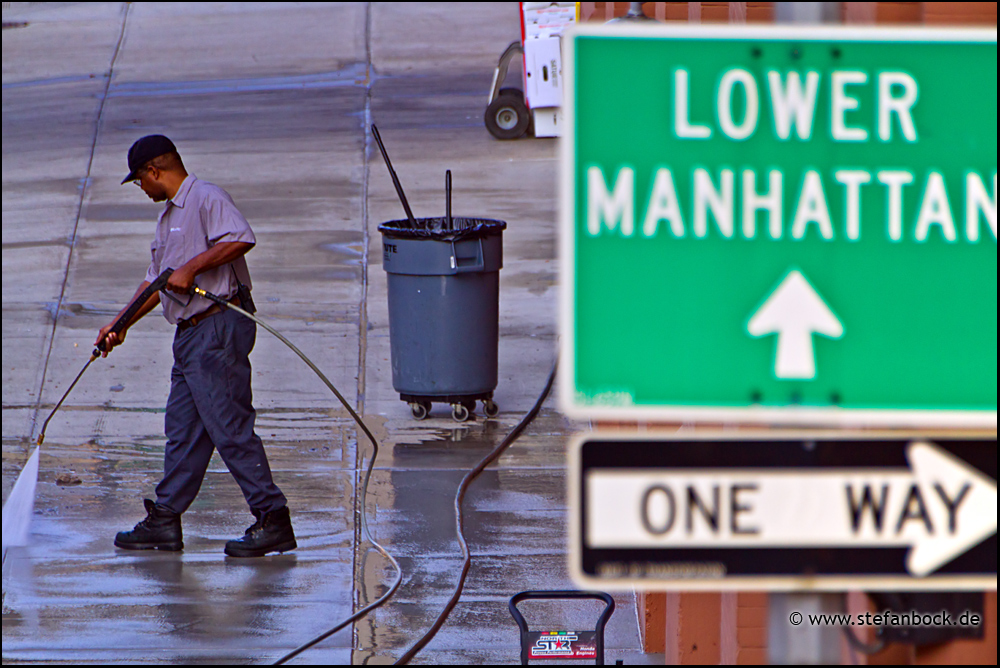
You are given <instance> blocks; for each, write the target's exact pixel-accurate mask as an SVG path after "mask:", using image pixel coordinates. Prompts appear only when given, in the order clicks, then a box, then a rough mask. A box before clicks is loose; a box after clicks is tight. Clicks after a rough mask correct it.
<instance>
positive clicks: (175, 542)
mask: <svg viewBox="0 0 1000 668" xmlns="http://www.w3.org/2000/svg"><path fill="white" fill-rule="evenodd" d="M143 503H144V504H145V506H146V519H144V520H143V521H141V522H139V523H138V524H136V525H135V528H134V529H132V530H131V531H119V532H118V535H117V536H115V547H120V548H122V549H123V550H153V549H156V550H169V551H170V552H177V551H178V550H183V549H184V542H183V539H184V536H183V534H182V533H181V516H180V515H178V514H177V513H175V512H173V511H171V510H169V509H168V508H167V507H166V506H161V505H160V504H158V503H153V501H151V500H149V499H143Z"/></svg>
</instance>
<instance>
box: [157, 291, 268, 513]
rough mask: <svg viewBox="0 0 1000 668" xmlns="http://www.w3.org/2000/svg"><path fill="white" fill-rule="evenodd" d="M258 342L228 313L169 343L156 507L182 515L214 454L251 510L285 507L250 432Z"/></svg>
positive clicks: (251, 329) (247, 323) (252, 329)
mask: <svg viewBox="0 0 1000 668" xmlns="http://www.w3.org/2000/svg"><path fill="white" fill-rule="evenodd" d="M256 338H257V323H255V322H253V321H252V320H250V319H249V318H245V317H244V316H242V315H240V314H239V313H236V312H235V311H230V310H228V309H227V310H226V311H223V312H222V313H218V314H216V315H213V316H211V317H209V318H206V319H205V320H203V321H202V322H200V323H198V324H197V325H196V326H194V327H191V328H189V329H186V330H183V331H182V330H180V329H178V330H177V333H176V334H175V336H174V368H173V369H172V370H171V372H170V398H169V399H167V415H166V420H165V431H166V436H167V447H166V452H165V453H164V462H163V480H162V481H161V482H160V484H159V485H157V487H156V501H157V503H161V504H163V505H164V506H166V507H167V508H169V509H170V510H172V511H174V512H175V513H183V512H184V511H185V510H187V509H188V506H190V505H191V503H192V502H193V501H194V498H195V497H196V496H197V495H198V490H199V489H201V481H202V479H204V477H205V471H206V470H207V469H208V462H209V460H210V459H211V457H212V451H213V449H217V450H218V451H219V455H221V456H222V461H224V462H225V463H226V466H227V467H228V468H229V472H230V473H232V474H233V477H234V478H236V482H237V483H239V486H240V489H241V490H243V496H244V497H245V498H246V500H247V503H248V504H250V508H252V509H255V510H259V511H261V512H264V513H267V512H270V511H272V510H277V509H279V508H281V507H282V506H284V505H285V496H284V494H282V493H281V490H279V489H278V487H277V486H276V485H275V484H274V481H273V480H272V479H271V468H270V466H268V464H267V455H266V454H265V453H264V444H263V443H261V440H260V437H258V436H257V434H256V433H255V432H254V421H255V420H256V417H257V413H256V411H254V409H253V405H252V399H253V395H252V391H251V389H250V374H251V370H250V358H249V357H248V356H249V354H250V351H251V350H253V346H254V342H255V341H256Z"/></svg>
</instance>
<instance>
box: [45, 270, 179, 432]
mask: <svg viewBox="0 0 1000 668" xmlns="http://www.w3.org/2000/svg"><path fill="white" fill-rule="evenodd" d="M173 273H174V270H173V269H169V268H168V269H164V270H163V273H161V274H160V275H159V276H157V277H156V280H155V281H153V282H152V283H150V284H149V287H147V288H146V289H145V290H143V291H142V293H141V294H140V295H139V296H138V297H136V298H135V299H134V300H133V301H132V303H131V304H129V306H128V308H127V309H125V312H124V313H122V314H121V316H120V317H119V318H118V319H117V320H115V324H114V325H112V326H111V332H114V333H115V334H120V333H121V331H122V330H123V329H125V326H126V325H128V323H129V321H131V320H132V318H133V317H135V314H136V313H138V312H139V309H141V308H142V306H143V304H145V303H146V302H147V301H148V300H149V298H150V297H152V296H153V295H154V294H156V293H157V292H159V291H160V290H162V289H163V288H165V287H167V279H169V278H170V276H171V274H173ZM109 333H110V332H109ZM103 352H107V345H106V344H105V339H101V340H100V341H98V342H97V347H96V348H94V352H92V353H91V354H90V359H89V360H87V363H86V364H84V365H83V368H82V369H80V373H78V374H76V378H74V379H73V382H72V383H70V384H69V387H68V388H66V391H65V392H63V395H62V399H60V400H59V403H57V404H56V407H55V408H53V409H52V412H51V413H49V416H48V417H47V418H45V422H44V423H42V431H41V432H40V433H39V434H38V440H37V442H36V445H41V444H42V441H44V440H45V430H46V429H48V427H49V421H50V420H51V419H52V416H53V415H55V414H56V411H58V410H59V407H60V406H62V405H63V402H64V401H66V397H68V396H69V393H70V392H71V391H72V390H73V388H74V387H76V383H77V381H79V380H80V376H82V375H83V372H84V371H86V370H87V367H89V366H90V363H91V362H93V361H94V360H96V359H97V358H98V357H100V356H101V353H103Z"/></svg>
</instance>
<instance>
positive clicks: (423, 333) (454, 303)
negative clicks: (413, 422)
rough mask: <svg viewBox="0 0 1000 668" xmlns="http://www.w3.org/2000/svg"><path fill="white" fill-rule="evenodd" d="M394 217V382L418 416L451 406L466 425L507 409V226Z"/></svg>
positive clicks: (387, 247)
mask: <svg viewBox="0 0 1000 668" xmlns="http://www.w3.org/2000/svg"><path fill="white" fill-rule="evenodd" d="M415 222H416V226H412V225H411V224H410V221H409V220H393V221H389V222H387V223H383V224H382V225H380V226H379V228H378V229H379V231H380V232H381V233H382V267H383V268H384V269H385V271H386V273H387V274H388V277H387V278H388V284H389V285H388V287H389V289H388V292H389V343H390V348H391V352H392V386H393V388H394V389H395V390H396V391H397V392H399V397H400V399H402V400H403V401H405V402H407V403H409V404H410V409H411V411H412V412H413V416H414V417H415V418H417V419H423V418H425V417H427V414H428V413H429V411H430V409H431V404H432V403H435V402H437V403H448V404H451V407H452V417H453V418H454V419H455V420H457V421H459V422H464V421H465V420H467V419H469V417H470V416H471V415H472V413H473V411H475V407H476V401H482V402H483V409H484V412H485V413H486V415H487V417H495V416H496V415H497V413H498V412H499V408H498V407H497V405H496V404H495V403H494V402H493V390H495V389H496V386H497V341H498V338H499V309H500V268H501V267H502V266H503V231H504V229H506V227H507V223H505V222H503V221H501V220H488V219H484V218H453V219H452V222H451V227H449V226H448V223H447V220H446V219H445V218H418V219H416V221H415Z"/></svg>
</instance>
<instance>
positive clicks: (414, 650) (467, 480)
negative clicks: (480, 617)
mask: <svg viewBox="0 0 1000 668" xmlns="http://www.w3.org/2000/svg"><path fill="white" fill-rule="evenodd" d="M558 366H559V361H558V360H556V362H554V363H553V364H552V371H551V372H550V373H549V379H548V381H547V382H546V383H545V389H544V390H542V393H541V395H539V397H538V400H537V401H535V405H534V406H532V407H531V410H530V411H528V413H527V415H525V416H524V417H523V418H521V421H520V422H518V423H517V426H516V427H514V429H513V430H512V431H511V432H510V433H509V434H507V436H506V437H505V438H504V439H503V440H502V441H501V442H500V445H498V446H497V447H496V448H495V449H494V450H493V451H492V452H491V453H489V454H488V455H486V457H484V458H483V459H482V461H480V462H479V463H478V464H477V465H476V467H475V468H474V469H472V470H471V471H469V472H468V473H466V474H465V477H464V478H462V482H461V484H460V485H459V486H458V492H457V493H456V494H455V528H456V531H457V533H458V544H459V547H461V548H462V558H463V562H462V574H461V575H460V576H459V578H458V584H457V585H456V586H455V591H454V592H453V593H452V595H451V599H449V601H448V604H447V605H445V606H444V610H442V611H441V614H439V615H438V618H437V620H435V622H434V625H433V626H431V628H430V630H429V631H427V633H425V634H424V635H423V636H421V637H420V639H419V640H417V642H415V643H413V645H412V646H411V647H410V649H408V650H406V653H405V654H403V656H401V657H399V660H398V661H396V664H395V665H397V666H405V665H406V664H408V663H409V662H410V660H411V659H413V657H415V656H416V655H417V654H418V653H419V652H420V650H422V649H423V648H424V647H425V646H426V645H427V643H429V642H430V641H431V640H433V639H434V636H435V635H437V632H438V631H439V630H440V629H441V627H442V626H444V623H445V621H447V619H448V615H450V614H451V611H452V610H453V609H454V608H455V605H456V604H457V603H458V599H459V598H461V596H462V590H463V589H464V588H465V578H466V576H468V574H469V568H470V567H471V566H472V555H471V554H470V553H469V545H468V543H466V541H465V532H464V531H463V529H462V501H464V500H465V492H466V491H467V490H468V489H469V485H471V484H472V482H473V481H474V480H475V479H476V478H478V477H479V474H480V473H482V472H483V471H484V470H485V469H486V467H487V466H489V465H490V464H492V463H493V462H494V461H496V459H497V458H498V457H499V456H500V455H502V454H503V452H504V450H506V449H507V448H508V447H510V445H511V443H513V442H514V441H516V440H517V437H518V436H520V435H521V432H523V431H524V430H525V428H526V427H527V426H528V425H529V424H531V421H532V420H534V419H535V416H536V415H538V411H539V410H541V408H542V404H544V403H545V399H546V398H547V397H548V396H549V392H550V391H551V390H552V384H553V383H554V382H555V379H556V368H557V367H558Z"/></svg>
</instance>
